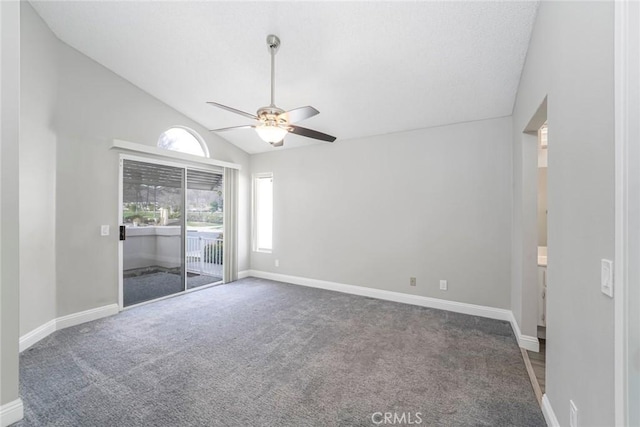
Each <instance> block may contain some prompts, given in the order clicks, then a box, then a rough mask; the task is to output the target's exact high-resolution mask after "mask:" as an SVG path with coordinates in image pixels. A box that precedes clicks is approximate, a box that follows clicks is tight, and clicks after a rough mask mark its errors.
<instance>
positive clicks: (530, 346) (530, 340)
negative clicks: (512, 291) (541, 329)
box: [509, 313, 540, 353]
mask: <svg viewBox="0 0 640 427" xmlns="http://www.w3.org/2000/svg"><path fill="white" fill-rule="evenodd" d="M509 320H510V322H511V329H513V333H514V334H515V336H516V340H518V345H519V346H520V347H521V348H524V349H525V350H529V351H534V352H536V353H537V352H539V351H540V341H538V338H537V337H532V336H531V335H522V332H521V331H520V326H518V322H517V321H516V318H515V317H514V316H513V313H511V319H509Z"/></svg>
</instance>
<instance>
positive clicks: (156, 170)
mask: <svg viewBox="0 0 640 427" xmlns="http://www.w3.org/2000/svg"><path fill="white" fill-rule="evenodd" d="M120 172H121V194H120V197H121V203H120V218H121V219H120V220H121V224H122V225H121V226H120V240H122V262H121V265H122V267H121V270H122V271H121V279H122V280H121V289H120V297H121V299H120V301H121V307H122V308H125V307H131V306H134V305H137V304H142V303H145V302H148V301H154V300H157V299H161V298H166V297H169V296H173V295H177V294H180V293H184V292H187V291H190V290H194V289H196V288H202V287H205V286H211V285H216V284H220V283H223V277H224V274H223V271H224V267H223V262H224V259H223V248H224V239H223V233H222V231H223V228H224V190H223V171H222V170H216V169H215V168H212V169H210V170H200V169H193V168H190V167H185V166H180V165H176V164H171V163H168V162H161V161H155V160H150V159H140V158H132V157H124V156H123V158H121V161H120Z"/></svg>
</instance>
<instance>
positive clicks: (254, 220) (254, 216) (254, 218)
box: [251, 172, 273, 254]
mask: <svg viewBox="0 0 640 427" xmlns="http://www.w3.org/2000/svg"><path fill="white" fill-rule="evenodd" d="M262 178H271V182H272V183H273V172H260V173H254V174H252V175H251V247H252V249H253V252H259V253H266V254H270V253H272V252H273V237H272V239H271V247H272V248H271V249H266V248H259V247H258V234H257V231H258V227H257V224H258V209H257V207H258V206H257V205H258V204H257V194H256V181H257V180H258V179H262ZM271 230H272V232H273V223H272V228H271ZM272 236H273V235H272Z"/></svg>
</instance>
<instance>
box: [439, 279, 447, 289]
mask: <svg viewBox="0 0 640 427" xmlns="http://www.w3.org/2000/svg"><path fill="white" fill-rule="evenodd" d="M447 287H448V286H447V281H446V280H440V290H441V291H446V290H447Z"/></svg>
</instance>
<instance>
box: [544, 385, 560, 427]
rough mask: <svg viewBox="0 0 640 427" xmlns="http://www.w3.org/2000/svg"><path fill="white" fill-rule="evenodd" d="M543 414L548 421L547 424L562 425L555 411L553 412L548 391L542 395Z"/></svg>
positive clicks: (551, 425) (557, 426)
mask: <svg viewBox="0 0 640 427" xmlns="http://www.w3.org/2000/svg"><path fill="white" fill-rule="evenodd" d="M542 415H544V420H545V421H546V422H547V426H549V427H560V423H559V422H558V418H557V417H556V414H555V412H553V408H552V407H551V402H550V401H549V398H548V397H547V394H546V393H545V394H543V395H542Z"/></svg>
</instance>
